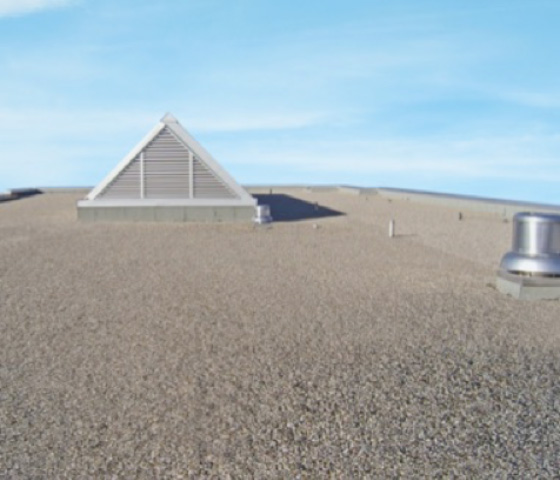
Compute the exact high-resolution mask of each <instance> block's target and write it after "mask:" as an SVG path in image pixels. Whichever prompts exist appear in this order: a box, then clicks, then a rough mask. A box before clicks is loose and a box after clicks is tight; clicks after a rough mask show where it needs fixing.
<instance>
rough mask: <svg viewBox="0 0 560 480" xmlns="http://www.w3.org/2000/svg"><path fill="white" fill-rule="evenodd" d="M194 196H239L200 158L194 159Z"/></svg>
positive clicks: (223, 197) (219, 197)
mask: <svg viewBox="0 0 560 480" xmlns="http://www.w3.org/2000/svg"><path fill="white" fill-rule="evenodd" d="M194 198H217V199H225V198H237V195H235V193H234V192H232V191H231V190H230V189H229V187H228V186H227V185H226V184H225V183H224V182H223V181H222V180H221V179H220V178H218V177H217V176H216V175H215V174H214V173H213V172H212V171H211V170H209V169H208V168H207V167H206V166H205V165H204V164H203V163H202V162H201V161H200V160H199V159H198V158H196V157H195V159H194Z"/></svg>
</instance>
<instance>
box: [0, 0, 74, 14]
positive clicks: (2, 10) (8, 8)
mask: <svg viewBox="0 0 560 480" xmlns="http://www.w3.org/2000/svg"><path fill="white" fill-rule="evenodd" d="M73 3H76V0H0V17H9V16H16V15H25V14H28V13H34V12H37V11H40V10H47V9H52V8H60V7H65V6H68V5H71V4H73Z"/></svg>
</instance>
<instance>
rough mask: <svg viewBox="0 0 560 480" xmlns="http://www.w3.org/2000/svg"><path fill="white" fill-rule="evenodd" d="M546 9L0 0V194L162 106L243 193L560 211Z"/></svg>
mask: <svg viewBox="0 0 560 480" xmlns="http://www.w3.org/2000/svg"><path fill="white" fill-rule="evenodd" d="M559 15H560V2H559V1H557V0H507V1H502V0H470V1H468V2H467V1H458V0H423V1H418V0H392V1H390V2H389V1H385V0H383V1H382V0H369V1H366V0H345V1H334V0H322V1H319V0H298V1H295V0H283V1H278V0H160V1H145V0H134V1H132V0H119V1H109V0H0V73H1V75H0V190H4V189H7V188H15V187H31V186H75V185H76V186H77V185H85V186H93V185H95V184H96V183H98V182H99V181H100V180H101V179H102V178H103V177H104V176H105V175H106V174H107V173H108V172H109V171H110V170H111V169H112V168H113V167H114V166H115V165H116V164H117V163H118V162H119V161H120V160H121V158H122V157H123V156H124V155H125V154H126V153H127V152H128V151H129V150H130V149H131V148H132V147H133V146H134V145H135V144H136V143H137V142H138V141H139V140H141V139H142V138H143V136H144V135H145V134H146V133H147V132H148V131H149V130H150V129H151V127H152V126H153V125H154V124H155V123H157V121H158V120H159V119H160V118H161V117H162V116H163V115H164V114H165V113H166V112H167V111H170V112H172V113H173V114H174V115H175V116H176V117H177V118H178V119H179V120H180V122H181V123H182V124H183V126H185V127H186V128H187V129H188V130H189V131H190V132H191V133H192V134H193V135H194V136H195V137H196V138H197V139H198V140H199V141H200V142H201V143H202V144H203V145H204V146H205V147H206V148H207V149H208V150H209V151H210V152H211V153H212V155H213V156H214V157H215V158H216V159H217V160H218V161H219V162H220V163H221V164H222V165H223V166H224V167H225V168H226V169H227V170H228V171H229V172H230V173H231V174H232V175H233V176H234V177H235V178H236V179H237V180H238V181H239V182H241V183H245V184H254V183H266V184H268V183H301V184H311V183H313V184H321V183H345V184H355V185H362V186H392V187H401V188H416V189H427V190H435V191H441V192H451V193H464V194H473V195H482V196H490V197H498V198H511V199H523V200H530V201H537V202H545V203H560V188H558V187H559V186H560V170H559V169H558V168H557V165H558V163H559V162H558V160H559V157H560V83H559V82H558V79H559V78H560V62H558V61H557V58H558V46H559V45H560V30H559V29H558V18H559Z"/></svg>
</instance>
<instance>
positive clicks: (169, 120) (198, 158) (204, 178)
mask: <svg viewBox="0 0 560 480" xmlns="http://www.w3.org/2000/svg"><path fill="white" fill-rule="evenodd" d="M96 200H102V201H103V204H104V205H106V206H109V205H112V206H119V205H123V206H133V205H148V204H149V205H159V206H161V205H193V206H194V205H197V206H201V205H207V206H208V205H212V206H221V205H223V206H226V205H228V206H247V207H252V206H254V205H255V204H256V200H255V199H254V198H253V197H251V196H250V195H249V194H248V193H247V192H246V191H245V190H244V189H243V188H242V187H241V186H240V185H238V184H237V183H236V182H235V180H234V179H233V178H232V177H231V176H230V175H229V174H228V173H227V172H226V171H225V170H224V169H223V168H222V167H221V166H220V165H219V164H218V162H216V160H214V158H212V156H211V155H210V154H209V153H208V152H207V151H206V150H205V149H204V148H203V147H202V146H201V145H200V144H199V143H198V142H197V141H196V140H195V139H194V138H193V137H192V136H191V135H190V134H189V133H188V132H187V131H186V130H185V129H184V128H183V127H182V126H181V125H180V124H179V122H178V121H177V120H176V119H175V118H174V117H173V116H172V115H170V114H167V115H166V116H165V117H164V118H162V120H161V122H160V123H159V124H158V125H156V126H155V127H154V128H153V129H152V131H151V132H150V133H149V134H148V135H146V137H145V138H144V139H143V140H142V141H141V142H140V143H139V144H138V145H137V146H136V147H135V148H134V149H133V150H132V151H131V152H130V153H129V154H128V155H127V156H126V157H125V158H124V159H123V160H122V161H121V162H120V163H119V164H118V165H117V166H116V167H115V168H114V169H113V171H112V172H111V173H109V175H107V177H106V178H105V179H104V180H103V181H102V182H101V183H100V184H99V185H98V186H97V187H95V188H94V189H93V190H92V191H91V192H90V193H89V194H88V196H87V201H96Z"/></svg>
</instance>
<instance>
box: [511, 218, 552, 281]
mask: <svg viewBox="0 0 560 480" xmlns="http://www.w3.org/2000/svg"><path fill="white" fill-rule="evenodd" d="M500 270H501V271H503V272H508V273H512V274H515V275H526V276H539V277H560V215H551V214H544V213H529V212H521V213H517V214H516V215H515V216H514V217H513V242H512V250H511V251H510V252H508V253H506V254H505V255H504V256H503V258H502V261H501V263H500Z"/></svg>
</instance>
